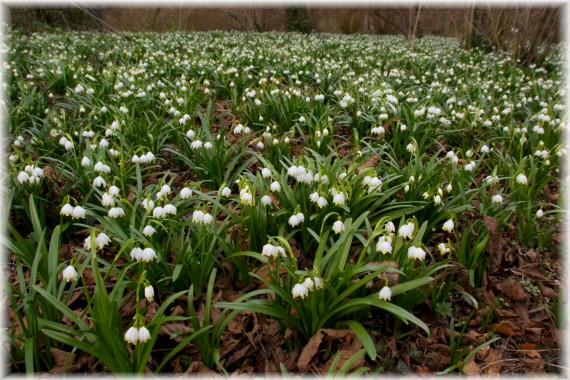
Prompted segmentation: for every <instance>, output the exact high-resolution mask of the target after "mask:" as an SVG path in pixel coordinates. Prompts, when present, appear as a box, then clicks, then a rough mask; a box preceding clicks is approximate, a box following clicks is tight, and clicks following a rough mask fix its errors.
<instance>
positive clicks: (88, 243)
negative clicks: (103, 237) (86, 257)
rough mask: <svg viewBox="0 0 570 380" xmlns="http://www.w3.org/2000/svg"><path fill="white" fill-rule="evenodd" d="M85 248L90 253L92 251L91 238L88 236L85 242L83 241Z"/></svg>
mask: <svg viewBox="0 0 570 380" xmlns="http://www.w3.org/2000/svg"><path fill="white" fill-rule="evenodd" d="M83 247H84V248H85V249H86V250H88V251H90V250H91V236H87V237H86V238H85V240H83Z"/></svg>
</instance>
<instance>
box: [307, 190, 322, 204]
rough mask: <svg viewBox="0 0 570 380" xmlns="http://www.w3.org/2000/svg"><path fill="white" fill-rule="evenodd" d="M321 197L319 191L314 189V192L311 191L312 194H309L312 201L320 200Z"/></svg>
mask: <svg viewBox="0 0 570 380" xmlns="http://www.w3.org/2000/svg"><path fill="white" fill-rule="evenodd" d="M319 198H320V197H319V193H318V192H316V191H313V192H312V193H311V195H309V199H310V201H311V202H315V203H317V201H318V200H319Z"/></svg>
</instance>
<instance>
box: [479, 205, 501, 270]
mask: <svg viewBox="0 0 570 380" xmlns="http://www.w3.org/2000/svg"><path fill="white" fill-rule="evenodd" d="M483 219H484V221H485V225H486V226H487V230H488V231H489V241H488V243H487V251H488V252H489V253H490V256H491V269H492V270H497V269H498V268H500V266H501V261H503V238H502V236H501V233H500V232H499V231H497V228H498V227H499V225H500V224H499V222H498V221H497V220H496V219H494V218H492V217H490V216H488V215H484V216H483Z"/></svg>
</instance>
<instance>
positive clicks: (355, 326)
mask: <svg viewBox="0 0 570 380" xmlns="http://www.w3.org/2000/svg"><path fill="white" fill-rule="evenodd" d="M344 323H346V324H347V325H348V327H350V329H351V330H352V331H354V333H355V334H356V336H357V337H358V339H359V340H360V342H361V343H362V345H363V346H364V348H365V349H366V353H367V354H368V356H369V357H370V359H372V360H374V359H376V347H374V342H373V341H372V338H371V337H370V334H368V331H366V329H365V328H364V327H363V326H362V325H361V324H360V323H359V322H357V321H354V320H350V321H345V322H344Z"/></svg>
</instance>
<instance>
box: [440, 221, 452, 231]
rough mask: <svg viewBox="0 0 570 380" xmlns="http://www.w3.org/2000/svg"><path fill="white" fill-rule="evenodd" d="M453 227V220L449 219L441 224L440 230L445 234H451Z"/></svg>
mask: <svg viewBox="0 0 570 380" xmlns="http://www.w3.org/2000/svg"><path fill="white" fill-rule="evenodd" d="M454 227H455V225H454V224H453V220H451V219H449V220H448V221H447V222H445V223H443V227H442V228H441V229H442V230H444V231H446V232H453V228H454Z"/></svg>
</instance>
